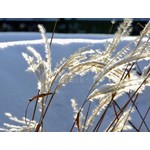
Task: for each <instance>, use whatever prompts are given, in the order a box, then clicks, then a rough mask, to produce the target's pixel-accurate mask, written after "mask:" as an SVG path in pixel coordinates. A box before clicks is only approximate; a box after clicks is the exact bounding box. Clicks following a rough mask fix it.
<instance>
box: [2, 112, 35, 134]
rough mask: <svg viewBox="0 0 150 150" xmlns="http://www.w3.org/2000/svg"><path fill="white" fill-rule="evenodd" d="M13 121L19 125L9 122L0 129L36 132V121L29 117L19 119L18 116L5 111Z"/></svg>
mask: <svg viewBox="0 0 150 150" xmlns="http://www.w3.org/2000/svg"><path fill="white" fill-rule="evenodd" d="M5 116H7V117H8V118H9V119H10V120H11V121H13V122H14V123H15V124H18V125H12V124H8V123H4V127H5V128H0V131H7V132H34V130H35V128H36V125H37V123H36V121H34V120H32V121H31V120H29V119H27V118H24V117H23V118H22V119H18V118H17V117H15V116H13V115H12V114H10V113H5Z"/></svg>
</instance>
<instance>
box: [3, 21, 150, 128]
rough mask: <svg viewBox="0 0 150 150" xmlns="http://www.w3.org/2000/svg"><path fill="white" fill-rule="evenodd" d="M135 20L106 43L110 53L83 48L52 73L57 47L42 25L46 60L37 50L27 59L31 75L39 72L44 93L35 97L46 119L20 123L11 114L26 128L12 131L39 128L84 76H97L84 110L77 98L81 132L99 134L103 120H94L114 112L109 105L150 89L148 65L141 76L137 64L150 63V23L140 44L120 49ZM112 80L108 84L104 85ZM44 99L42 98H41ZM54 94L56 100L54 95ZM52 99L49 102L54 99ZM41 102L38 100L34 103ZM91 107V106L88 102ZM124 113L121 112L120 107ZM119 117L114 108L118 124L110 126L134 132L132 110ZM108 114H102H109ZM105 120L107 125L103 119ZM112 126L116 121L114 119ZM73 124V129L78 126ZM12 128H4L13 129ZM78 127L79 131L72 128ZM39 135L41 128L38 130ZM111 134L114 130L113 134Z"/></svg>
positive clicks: (77, 122) (39, 86) (39, 87)
mask: <svg viewBox="0 0 150 150" xmlns="http://www.w3.org/2000/svg"><path fill="white" fill-rule="evenodd" d="M131 25H132V19H125V20H124V22H123V23H121V24H120V26H119V27H118V31H117V32H116V33H115V34H114V38H113V39H112V40H109V41H106V43H105V45H104V46H105V49H103V50H98V49H89V47H83V48H80V49H79V50H78V51H76V52H75V53H74V54H72V55H71V56H70V57H69V58H68V59H63V60H62V61H61V62H60V63H58V64H57V65H56V67H55V68H54V69H53V70H52V68H51V66H52V65H51V64H52V58H51V47H50V42H49V39H48V38H47V37H46V31H45V29H44V27H43V26H42V25H39V26H38V27H39V31H40V32H41V37H42V39H43V42H44V44H45V57H44V58H42V56H41V55H40V53H38V52H37V51H36V50H35V49H34V48H33V47H30V46H28V47H27V50H28V53H22V55H23V57H24V59H25V60H26V62H27V63H28V68H27V71H30V72H32V73H34V74H35V76H36V78H37V90H38V91H39V92H38V95H37V96H35V97H36V98H37V99H36V101H37V102H38V107H39V108H40V109H39V110H40V112H41V116H39V121H37V123H36V122H34V121H30V120H28V119H26V122H25V118H24V119H23V120H19V119H17V118H16V117H14V116H12V115H11V114H9V113H7V114H6V115H7V116H8V118H9V119H10V120H13V121H15V122H19V123H21V124H23V125H24V126H14V125H8V124H4V125H5V126H6V127H7V128H8V129H9V131H27V130H28V131H33V130H38V129H35V126H36V125H37V124H38V126H41V125H42V122H43V120H44V117H45V115H46V113H47V110H48V109H49V106H50V104H51V101H52V100H53V97H54V96H55V95H56V94H57V92H58V91H59V90H60V89H61V87H62V86H66V85H67V83H68V82H70V81H71V79H73V78H74V77H75V76H76V75H80V76H84V75H85V74H86V73H88V72H94V74H95V75H94V77H93V85H92V86H91V87H89V92H88V95H87V96H86V98H85V99H84V100H83V104H82V106H79V105H78V104H77V102H76V101H75V100H73V99H72V100H71V105H72V108H73V111H74V113H75V115H74V121H75V125H74V126H75V127H77V128H78V131H95V130H97V131H98V130H99V128H98V126H100V125H99V122H98V123H97V125H96V126H95V129H94V130H92V128H94V125H95V124H94V123H95V122H94V121H95V120H96V119H97V118H98V116H100V115H101V114H102V112H103V115H105V113H104V112H105V111H106V112H107V109H109V107H108V106H109V105H110V103H112V102H114V101H115V102H116V103H117V100H118V99H119V98H120V97H121V96H122V95H124V94H126V93H128V94H129V95H130V94H133V95H131V96H130V97H134V96H135V95H136V94H140V93H141V92H143V91H144V89H145V87H146V86H149V85H150V77H149V76H150V66H149V65H148V66H145V67H144V69H143V73H142V74H141V75H140V76H139V75H138V74H136V72H135V70H134V68H135V65H136V63H137V62H140V61H143V60H150V42H149V37H150V22H149V23H148V24H147V25H146V26H145V28H144V29H143V31H142V32H141V35H140V36H138V37H137V38H136V39H135V40H134V41H131V42H130V43H129V44H127V45H125V46H124V47H123V48H122V49H121V50H120V51H117V49H118V46H119V44H120V42H121V41H122V40H123V38H124V37H126V36H128V35H129V34H130V32H131V30H132V27H131ZM105 79H107V83H105V84H103V81H104V80H105ZM41 95H42V96H41ZM49 95H50V96H49ZM48 97H49V99H48ZM34 100H35V99H34ZM94 101H98V103H97V105H96V106H95V107H92V110H91V107H90V106H91V105H92V104H93V102H94ZM87 103H90V104H89V107H86V104H87ZM120 109H121V108H120ZM119 111H120V112H121V111H123V112H121V113H120V114H121V115H119V116H117V113H118V112H117V111H116V109H115V107H114V113H115V115H116V117H117V122H116V121H114V124H115V126H114V124H113V125H112V126H111V127H110V129H111V131H121V130H125V129H127V130H128V129H130V127H129V125H128V121H129V120H130V110H128V109H125V108H123V109H121V110H119ZM103 115H102V116H103ZM100 121H101V122H102V121H103V117H101V119H100ZM110 124H111V121H110ZM74 126H73V127H74ZM8 129H4V130H5V131H8ZM72 129H73V128H72ZM38 131H39V130H38ZM109 131H110V130H109Z"/></svg>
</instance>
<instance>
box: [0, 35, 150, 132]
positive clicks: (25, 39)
mask: <svg viewBox="0 0 150 150" xmlns="http://www.w3.org/2000/svg"><path fill="white" fill-rule="evenodd" d="M47 36H48V37H50V36H51V35H50V34H47ZM111 37H112V35H100V34H55V36H54V40H53V44H52V49H51V50H52V67H54V66H55V65H56V64H57V63H58V62H59V61H60V60H61V59H62V58H63V57H65V58H68V57H69V56H70V55H71V54H73V53H74V52H75V51H77V50H78V49H79V48H81V47H85V46H90V48H93V49H103V48H104V45H103V44H104V43H105V42H106V40H108V39H109V38H111ZM133 39H134V37H128V38H125V40H124V41H123V42H122V43H121V44H120V47H122V46H123V45H125V44H126V43H128V42H130V41H131V40H133ZM29 45H30V46H32V47H34V48H35V49H36V50H37V51H38V52H40V54H42V56H44V44H43V43H42V40H41V35H40V33H0V70H1V71H0V127H2V126H3V123H4V122H6V123H11V124H12V122H11V121H10V120H8V118H7V117H6V116H5V115H4V113H5V112H10V113H12V114H13V115H15V116H16V117H18V118H21V117H23V116H24V112H25V108H26V106H27V103H28V100H29V98H30V97H32V96H34V95H36V94H37V83H36V79H35V77H34V75H33V74H31V73H28V72H26V71H25V70H26V68H27V63H26V62H25V60H24V59H23V57H22V52H26V46H29ZM145 63H146V64H147V63H148V62H143V63H141V67H142V66H144V64H145ZM90 76H92V74H88V75H86V76H85V77H84V78H81V77H76V78H75V79H73V81H72V82H71V83H69V84H68V85H67V86H65V87H63V88H62V89H61V90H60V91H59V93H58V94H57V96H56V97H55V99H54V100H53V101H52V105H51V106H50V109H49V112H48V113H47V116H46V118H45V129H46V131H69V130H70V128H71V125H72V123H73V115H74V114H73V111H72V108H71V103H70V99H71V98H75V99H77V101H78V103H79V104H81V102H82V100H83V99H84V97H85V96H86V94H87V92H88V89H89V86H90V85H91V84H92V80H91V79H90ZM149 90H150V89H149V88H147V89H146V90H145V91H144V93H143V94H141V95H140V97H139V100H138V101H137V106H138V108H139V110H140V111H141V112H142V115H143V116H144V115H145V113H146V111H147V109H148V107H149V106H150V101H149V98H150V92H149ZM29 110H31V109H30V108H29ZM29 114H30V112H29ZM111 115H112V112H108V115H107V118H108V120H109V117H110V116H111ZM149 118H150V113H149V114H148V116H147V119H146V123H147V124H148V125H149V127H150V119H149ZM106 120H107V119H106ZM132 121H133V123H134V124H135V125H136V126H137V127H138V125H139V122H141V119H140V117H139V115H138V114H137V112H136V111H135V112H134V113H133V114H132ZM104 128H105V126H102V129H101V130H103V129H104ZM142 131H146V129H145V126H144V125H143V127H142Z"/></svg>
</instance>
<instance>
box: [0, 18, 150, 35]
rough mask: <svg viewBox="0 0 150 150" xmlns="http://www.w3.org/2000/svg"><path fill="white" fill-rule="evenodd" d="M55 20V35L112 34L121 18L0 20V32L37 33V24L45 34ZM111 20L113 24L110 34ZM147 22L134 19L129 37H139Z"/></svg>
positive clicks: (144, 19)
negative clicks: (43, 29)
mask: <svg viewBox="0 0 150 150" xmlns="http://www.w3.org/2000/svg"><path fill="white" fill-rule="evenodd" d="M56 20H57V27H56V30H55V32H56V33H98V34H99V33H101V34H108V33H110V34H113V33H114V32H116V30H117V27H118V25H119V24H120V23H121V22H122V21H123V18H60V19H56V18H0V32H16V31H18V32H37V31H38V28H37V25H38V24H43V25H44V27H45V28H46V30H47V32H52V31H53V28H54V24H55V21H56ZM112 20H115V24H114V25H113V28H112V30H111V32H110V29H111V26H112V23H111V22H112ZM148 21H149V18H134V19H133V31H132V33H131V35H139V34H140V31H141V30H142V29H143V27H142V26H144V25H145V24H146V23H147V22H148Z"/></svg>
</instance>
